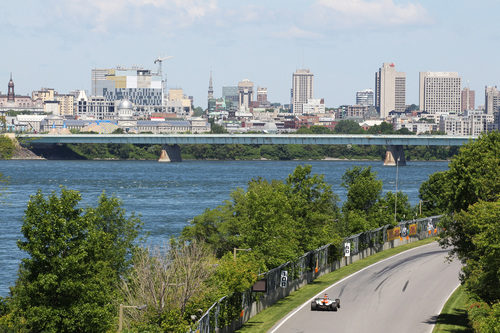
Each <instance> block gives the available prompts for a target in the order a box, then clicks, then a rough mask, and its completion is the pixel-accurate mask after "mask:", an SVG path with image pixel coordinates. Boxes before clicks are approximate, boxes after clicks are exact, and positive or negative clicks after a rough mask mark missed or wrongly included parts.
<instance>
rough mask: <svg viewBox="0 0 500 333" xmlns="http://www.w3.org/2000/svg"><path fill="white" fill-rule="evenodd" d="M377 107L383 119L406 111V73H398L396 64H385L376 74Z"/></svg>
mask: <svg viewBox="0 0 500 333" xmlns="http://www.w3.org/2000/svg"><path fill="white" fill-rule="evenodd" d="M375 107H376V108H377V111H378V113H379V115H380V118H382V119H385V118H387V117H388V116H389V113H390V112H392V111H396V112H404V111H405V109H406V73H404V72H397V71H396V66H395V65H394V63H383V64H382V67H380V68H379V70H378V72H376V73H375Z"/></svg>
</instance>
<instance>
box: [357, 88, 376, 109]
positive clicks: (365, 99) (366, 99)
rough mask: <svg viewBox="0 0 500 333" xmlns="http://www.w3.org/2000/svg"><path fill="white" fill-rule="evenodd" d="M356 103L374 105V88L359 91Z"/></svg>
mask: <svg viewBox="0 0 500 333" xmlns="http://www.w3.org/2000/svg"><path fill="white" fill-rule="evenodd" d="M356 105H363V106H373V90H372V89H365V90H360V91H357V92H356Z"/></svg>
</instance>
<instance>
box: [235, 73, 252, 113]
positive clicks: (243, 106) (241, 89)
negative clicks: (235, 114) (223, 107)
mask: <svg viewBox="0 0 500 333" xmlns="http://www.w3.org/2000/svg"><path fill="white" fill-rule="evenodd" d="M238 95H239V99H238V105H239V109H240V111H242V112H246V111H248V109H249V108H250V102H252V99H253V82H252V81H250V80H249V79H244V80H243V81H240V82H238Z"/></svg>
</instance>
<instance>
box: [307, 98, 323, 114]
mask: <svg viewBox="0 0 500 333" xmlns="http://www.w3.org/2000/svg"><path fill="white" fill-rule="evenodd" d="M323 113H325V101H324V99H322V98H309V100H308V101H307V103H305V104H302V114H323Z"/></svg>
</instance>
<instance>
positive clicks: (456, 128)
mask: <svg viewBox="0 0 500 333" xmlns="http://www.w3.org/2000/svg"><path fill="white" fill-rule="evenodd" d="M493 122H494V117H493V115H489V114H486V113H484V112H482V111H471V110H467V111H465V113H464V114H463V115H462V116H459V115H446V114H444V115H442V116H441V117H440V120H439V130H440V131H443V132H445V133H446V134H448V135H465V136H467V135H472V136H478V135H480V134H481V133H483V132H486V131H488V130H489V129H490V128H491V126H492V125H493Z"/></svg>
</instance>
